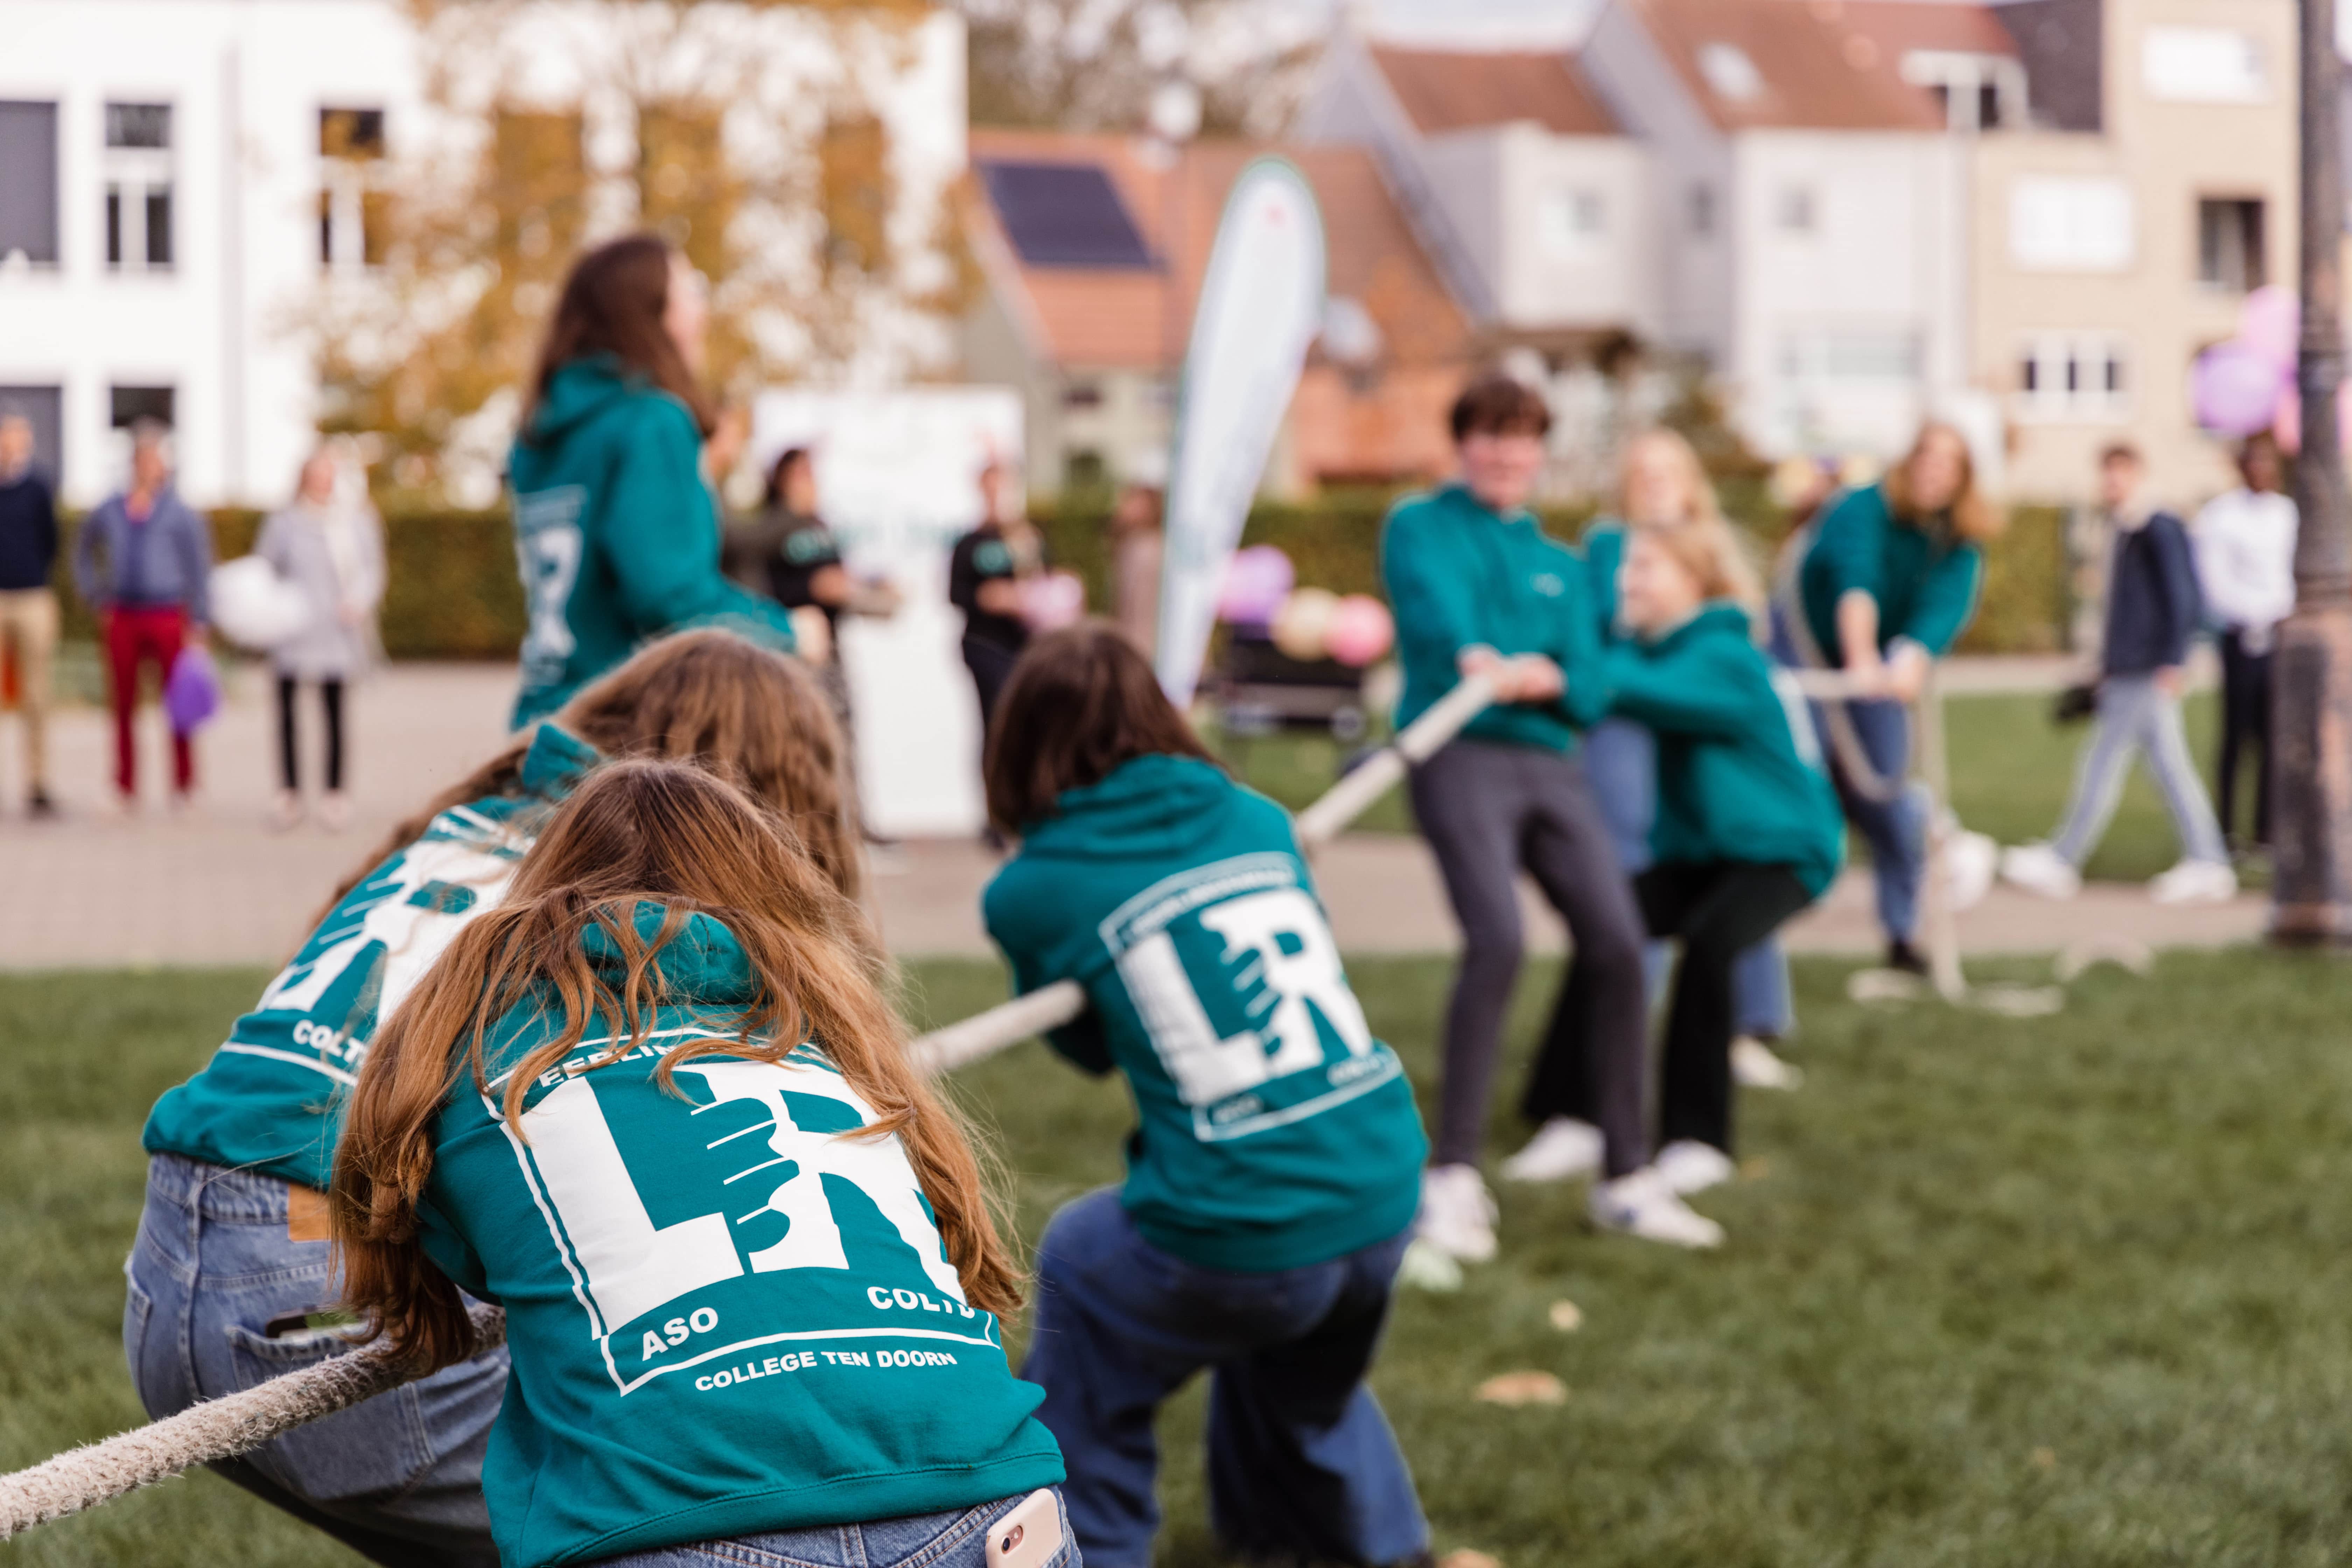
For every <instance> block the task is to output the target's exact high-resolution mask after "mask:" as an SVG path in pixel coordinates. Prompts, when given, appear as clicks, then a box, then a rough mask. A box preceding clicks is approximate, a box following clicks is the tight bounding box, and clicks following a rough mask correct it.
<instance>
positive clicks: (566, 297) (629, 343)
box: [521, 234, 718, 441]
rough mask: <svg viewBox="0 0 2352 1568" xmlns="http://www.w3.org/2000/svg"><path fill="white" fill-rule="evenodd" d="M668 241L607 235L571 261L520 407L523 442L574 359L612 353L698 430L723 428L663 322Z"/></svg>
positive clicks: (666, 300) (706, 431)
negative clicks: (683, 409)
mask: <svg viewBox="0 0 2352 1568" xmlns="http://www.w3.org/2000/svg"><path fill="white" fill-rule="evenodd" d="M673 254H674V253H673V252H672V251H671V249H670V247H669V242H668V241H667V240H666V239H664V238H662V237H661V236H659V235H657V234H631V235H625V236H623V237H621V238H619V239H614V240H608V241H606V242H605V243H604V244H603V245H600V246H598V247H596V248H595V249H593V250H592V251H590V252H589V253H588V254H587V255H585V256H583V257H582V258H580V259H579V260H577V261H575V262H573V263H572V275H571V276H570V277H568V278H566V279H564V280H563V293H562V297H561V298H560V299H558V300H556V304H555V316H554V319H553V320H551V321H549V322H548V324H547V336H546V338H545V339H544V340H543V341H542V342H541V344H540V348H539V370H538V372H537V374H534V375H533V376H532V377H531V384H530V403H529V405H528V406H526V407H525V408H524V409H523V411H522V426H521V428H522V434H523V439H524V440H526V441H528V440H530V432H531V424H532V421H533V420H534V419H535V418H536V417H537V416H538V414H539V405H540V403H541V400H542V399H544V398H545V397H546V396H547V386H548V383H550V382H551V381H553V380H554V379H555V373H556V372H557V371H559V370H561V369H562V368H563V367H564V366H565V365H567V364H570V363H572V361H573V360H576V359H584V358H586V357H587V356H588V355H590V354H596V353H606V354H611V355H612V356H613V357H614V358H615V359H617V360H619V361H620V362H621V365H622V368H623V369H625V370H628V371H634V372H635V373H636V374H638V375H641V376H643V377H645V379H646V380H647V381H649V382H651V383H653V384H654V385H656V386H657V387H659V388H661V389H662V390H663V391H664V392H667V393H668V394H669V395H671V396H672V397H675V398H677V400H678V401H679V402H680V403H683V404H685V405H686V406H687V408H688V411H689V412H691V413H692V414H693V416H694V423H695V426H696V427H697V428H698V429H699V430H701V432H702V433H703V434H704V435H705V436H708V435H709V434H710V432H711V431H712V430H714V429H716V428H718V419H717V416H715V415H714V414H713V413H712V411H711V407H710V400H709V398H708V397H706V396H705V395H703V391H702V388H700V387H699V386H697V385H696V384H695V381H694V373H693V372H692V371H690V370H688V368H687V364H686V356H685V355H684V354H682V353H679V352H678V348H677V342H675V341H673V340H672V339H671V337H670V335H669V329H668V328H667V327H666V326H664V325H663V324H662V317H663V315H664V314H665V313H666V312H667V310H669V274H670V258H671V256H672V255H673Z"/></svg>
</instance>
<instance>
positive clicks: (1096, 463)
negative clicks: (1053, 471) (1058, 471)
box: [1062, 447, 1110, 490]
mask: <svg viewBox="0 0 2352 1568" xmlns="http://www.w3.org/2000/svg"><path fill="white" fill-rule="evenodd" d="M1109 483H1110V468H1109V466H1108V464H1106V463H1105V462H1104V461H1103V455H1102V454H1101V453H1100V452H1097V451H1095V450H1094V449H1093V448H1091V447H1080V448H1078V449H1076V450H1075V451H1071V452H1066V453H1065V454H1063V457H1062V488H1063V489H1072V490H1098V489H1102V488H1103V487H1105V486H1106V485H1108V484H1109Z"/></svg>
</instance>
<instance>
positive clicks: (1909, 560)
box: [1775, 421, 2003, 974]
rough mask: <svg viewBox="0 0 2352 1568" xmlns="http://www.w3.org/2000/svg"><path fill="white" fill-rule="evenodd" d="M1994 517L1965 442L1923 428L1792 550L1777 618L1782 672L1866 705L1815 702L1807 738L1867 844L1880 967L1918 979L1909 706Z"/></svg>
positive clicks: (1980, 571) (1965, 599) (1962, 598)
mask: <svg viewBox="0 0 2352 1568" xmlns="http://www.w3.org/2000/svg"><path fill="white" fill-rule="evenodd" d="M2002 522H2003V519H2002V517H2001V514H2000V512H1999V511H1997V510H1994V509H1993V508H1992V507H1991V506H1990V504H1988V503H1987V502H1986V500H1985V499H1984V498H1983V497H1982V496H1981V495H1979V493H1978V491H1977V480H1976V464H1975V460H1974V459H1973V458H1971V457H1970V455H1969V444H1968V441H1967V440H1966V439H1965V438H1964V437H1962V436H1961V435H1960V433H1959V432H1958V430H1957V429H1955V428H1953V427H1952V426H1949V425H1945V424H1942V423H1939V422H1935V421H1930V422H1929V423H1927V424H1926V425H1924V426H1920V429H1919V435H1918V437H1917V438H1916V440H1914V441H1913V442H1912V445H1911V450H1910V452H1909V453H1908V454H1907V455H1906V457H1905V458H1904V459H1903V460H1902V461H1901V462H1900V463H1898V464H1896V465H1895V468H1893V469H1892V470H1891V471H1889V472H1888V474H1887V476H1886V477H1885V479H1882V480H1880V481H1879V482H1878V483H1876V484H1874V485H1870V486H1867V487H1865V488H1863V489H1852V490H1848V491H1847V492H1846V493H1845V494H1844V495H1843V496H1842V497H1840V498H1839V499H1838V500H1836V501H1834V502H1832V503H1831V504H1830V506H1829V507H1828V508H1827V509H1826V510H1824V511H1823V512H1822V515H1821V517H1820V519H1819V520H1818V521H1816V522H1814V523H1813V525H1812V527H1811V530H1810V531H1807V532H1806V533H1805V534H1803V535H1801V536H1800V538H1799V539H1798V541H1797V542H1796V543H1795V545H1794V546H1793V548H1795V549H1796V550H1797V551H1798V552H1799V558H1798V563H1797V571H1796V581H1795V589H1796V595H1795V602H1794V603H1793V604H1787V605H1781V606H1780V613H1779V614H1778V615H1777V616H1775V637H1776V644H1777V646H1776V651H1777V652H1778V653H1779V654H1780V658H1781V659H1782V660H1783V662H1786V663H1790V664H1794V665H1800V666H1806V667H1811V668H1842V669H1843V670H1844V671H1845V672H1846V673H1847V674H1848V675H1849V676H1851V677H1853V680H1854V684H1855V685H1856V686H1857V687H1858V688H1860V689H1863V690H1864V691H1867V692H1870V693H1873V695H1871V696H1868V697H1864V698H1861V699H1858V700H1852V701H1845V702H1834V703H1822V704H1819V705H1817V706H1816V708H1815V710H1814V716H1813V717H1814V728H1815V729H1816V730H1818V731H1820V732H1821V734H1822V739H1823V740H1824V741H1825V742H1827V744H1828V750H1829V759H1830V777H1831V780H1832V782H1833V783H1834V784H1836V785H1837V791H1838V798H1839V799H1840V800H1841V801H1842V802H1843V803H1844V805H1845V813H1846V816H1847V818H1848V820H1850V821H1851V822H1853V825H1854V826H1855V827H1857V828H1859V829H1860V830H1861V832H1862V836H1863V837H1864V839H1866V840H1867V841H1868V842H1869V845H1870V859H1871V871H1872V874H1873V876H1874V879H1875V880H1876V882H1877V885H1878V886H1877V890H1878V921H1879V924H1880V925H1881V926H1882V927H1883V928H1884V929H1885V933H1886V962H1887V963H1888V964H1889V965H1890V966H1891V967H1893V968H1896V969H1901V970H1906V971H1909V972H1910V973H1917V974H1924V973H1927V959H1926V958H1925V957H1924V956H1922V955H1921V953H1920V952H1919V950H1918V948H1917V946H1916V944H1915V943H1914V942H1913V940H1912V939H1913V937H1914V936H1915V935H1916V933H1917V931H1918V925H1919V884H1920V879H1921V877H1922V875H1923V873H1924V872H1925V869H1926V866H1927V797H1926V792H1925V791H1924V790H1921V789H1915V788H1913V787H1911V784H1910V779H1909V775H1910V771H1911V716H1910V712H1909V707H1908V705H1909V704H1910V703H1911V701H1912V700H1914V699H1916V697H1917V696H1918V695H1919V692H1920V690H1921V689H1922V688H1923V687H1924V686H1925V685H1926V683H1927V668H1928V666H1929V665H1930V664H1931V663H1933V662H1934V661H1935V660H1936V659H1938V658H1942V657H1943V656H1944V655H1945V654H1947V653H1948V652H1950V651H1951V647H1952V644H1953V643H1954V642H1956V641H1957V640H1958V638H1959V635H1960V633H1961V632H1962V631H1963V630H1965V629H1966V628H1967V626H1968V624H1969V620H1970V619H1971V618H1972V617H1974V616H1975V615H1976V609H1977V595H1978V593H1979V591H1980V589H1981V588H1982V586H1983V583H1984V545H1985V542H1987V541H1989V540H1990V539H1991V538H1992V537H1993V536H1994V535H1996V534H1998V533H1999V532H2000V529H2001V526H2002Z"/></svg>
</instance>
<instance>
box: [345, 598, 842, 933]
mask: <svg viewBox="0 0 2352 1568" xmlns="http://www.w3.org/2000/svg"><path fill="white" fill-rule="evenodd" d="M552 722H554V723H556V724H559V725H561V726H562V728H564V729H565V730H567V731H571V732H572V734H574V735H577V736H578V737H580V739H582V740H583V741H585V742H588V744H590V745H592V746H593V747H595V748H596V750H597V751H598V752H602V753H603V754H604V755H605V756H607V757H667V758H671V759H673V760H677V761H691V762H695V763H700V764H701V765H702V766H704V767H706V768H709V769H711V770H712V771H714V772H716V773H722V774H724V775H725V776H726V777H728V778H730V779H731V780H733V781H734V782H735V783H736V784H740V785H741V786H742V787H743V788H744V789H746V790H748V791H749V792H751V795H753V796H755V797H756V798H758V799H760V800H762V801H765V802H767V803H768V804H769V805H771V806H772V807H773V808H774V809H775V810H776V811H777V812H779V813H780V814H782V816H783V818H784V820H785V821H786V822H788V823H790V824H791V825H792V828H793V832H794V833H796V834H798V835H799V836H800V840H801V844H802V847H803V848H805V849H806V850H807V851H808V853H809V856H810V858H813V859H814V860H815V861H816V863H817V865H818V866H819V867H820V868H823V869H824V874H825V875H826V876H827V877H829V878H831V879H833V883H834V886H835V887H836V888H839V889H841V891H842V892H843V893H845V894H846V895H847V896H848V897H849V898H851V899H853V900H855V899H858V898H861V897H863V895H864V881H863V878H864V873H863V870H862V867H863V865H864V861H863V859H862V858H861V856H860V854H859V845H860V839H861V837H862V836H861V834H860V832H859V829H858V826H857V803H856V795H855V793H854V792H853V790H852V789H851V787H850V776H849V757H848V749H847V744H846V742H845V739H844V737H843V735H842V732H841V726H840V725H839V724H838V723H837V722H836V721H835V719H834V716H833V707H832V704H831V703H829V702H827V701H826V700H825V695H824V689H823V688H821V687H820V686H818V684H817V682H816V678H815V677H814V676H813V675H811V674H810V673H809V671H808V669H807V668H806V667H805V666H803V665H802V664H800V663H799V662H798V661H797V660H794V659H790V658H785V657H784V656H783V655H782V654H777V653H771V652H770V651H768V650H767V649H766V648H762V647H755V646H753V645H752V644H751V643H750V642H748V641H746V640H745V639H744V638H742V637H737V636H736V635H735V634H734V633H732V632H728V631H719V630H716V629H711V628H698V629H696V630H693V631H683V632H676V633H673V634H671V635H670V636H668V637H664V638H662V639H661V640H660V641H658V642H656V643H653V644H651V645H650V646H648V647H645V648H642V649H640V650H639V651H638V652H637V653H636V655H635V657H634V658H630V659H629V661H628V662H627V663H625V664H624V665H622V666H621V667H620V668H617V669H615V670H614V671H613V672H612V673H610V674H608V675H606V676H604V677H603V678H601V679H597V680H595V681H593V682H591V683H590V684H589V685H587V686H585V687H583V688H582V689H580V690H579V691H578V692H577V693H575V694H574V695H573V697H572V700H571V701H569V702H566V703H565V704H564V705H563V706H562V709H561V710H558V711H557V712H556V713H555V715H554V716H553V719H552ZM535 733H536V731H535V730H526V731H523V732H522V733H521V734H520V735H518V736H516V737H515V738H514V739H512V740H511V741H509V742H507V744H506V745H505V747H503V748H502V749H501V750H500V751H499V753H498V755H496V756H494V757H492V758H491V759H490V760H489V761H488V762H487V763H483V764H482V765H481V766H480V767H478V768H476V769H475V770H474V771H473V772H472V773H468V774H467V775H466V776H465V777H464V778H462V779H460V780H458V781H457V783H456V784H451V785H450V786H449V787H448V788H447V789H445V790H443V791H442V792H441V793H440V794H439V795H436V796H434V797H433V799H431V800H430V801H427V802H426V803H425V805H423V806H420V807H419V808H418V809H417V810H416V812H415V814H414V815H413V816H409V817H407V818H406V819H405V820H404V821H403V822H401V823H400V824H399V825H398V826H395V827H394V828H393V829H392V831H391V832H390V833H389V834H387V835H386V836H385V837H384V840H383V843H382V844H380V845H378V846H377V847H375V848H374V849H373V850H371V851H370V852H369V854H368V856H367V858H365V859H363V860H362V861H361V862H360V863H359V865H358V866H357V867H355V868H353V869H352V873H351V874H350V875H349V876H347V877H346V878H344V879H343V881H342V883H341V885H340V886H339V887H337V888H336V889H335V891H334V895H333V897H331V898H330V899H329V900H327V907H328V908H329V909H332V908H333V907H334V906H335V905H336V904H337V903H339V902H341V900H342V898H343V896H344V895H345V894H347V893H349V892H350V891H351V890H352V889H353V888H354V887H357V886H358V885H359V883H360V882H361V881H362V879H364V878H365V877H366V876H367V874H368V873H369V872H370V871H372V870H373V869H374V868H376V867H378V866H380V865H382V864H383V861H384V860H385V859H386V858H389V857H390V856H392V855H393V854H394V853H395V852H397V851H399V850H401V849H404V848H405V847H407V846H409V845H411V844H413V843H415V841H416V840H417V838H418V837H420V836H422V835H423V833H424V832H425V827H426V826H428V825H430V824H431V822H432V821H433V819H434V818H435V817H436V816H440V815H441V814H442V813H443V812H445V811H446V810H448V809H449V808H450V807H451V806H455V805H465V804H466V803H467V801H473V800H481V799H484V798H485V797H487V796H489V795H514V794H518V793H520V790H521V788H522V761H523V757H524V756H525V754H526V753H528V752H530V742H531V738H532V736H533V735H534V734H535ZM321 918H322V919H323V918H324V913H323V911H322V912H321ZM313 923H314V924H315V923H316V922H313Z"/></svg>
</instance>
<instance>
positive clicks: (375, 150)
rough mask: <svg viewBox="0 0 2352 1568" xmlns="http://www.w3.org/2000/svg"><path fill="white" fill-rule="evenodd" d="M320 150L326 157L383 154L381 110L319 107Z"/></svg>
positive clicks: (376, 155) (371, 156)
mask: <svg viewBox="0 0 2352 1568" xmlns="http://www.w3.org/2000/svg"><path fill="white" fill-rule="evenodd" d="M319 151H320V153H321V154H322V155H323V156H326V157H329V158H381V157H383V110H381V109H322V110H319Z"/></svg>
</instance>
